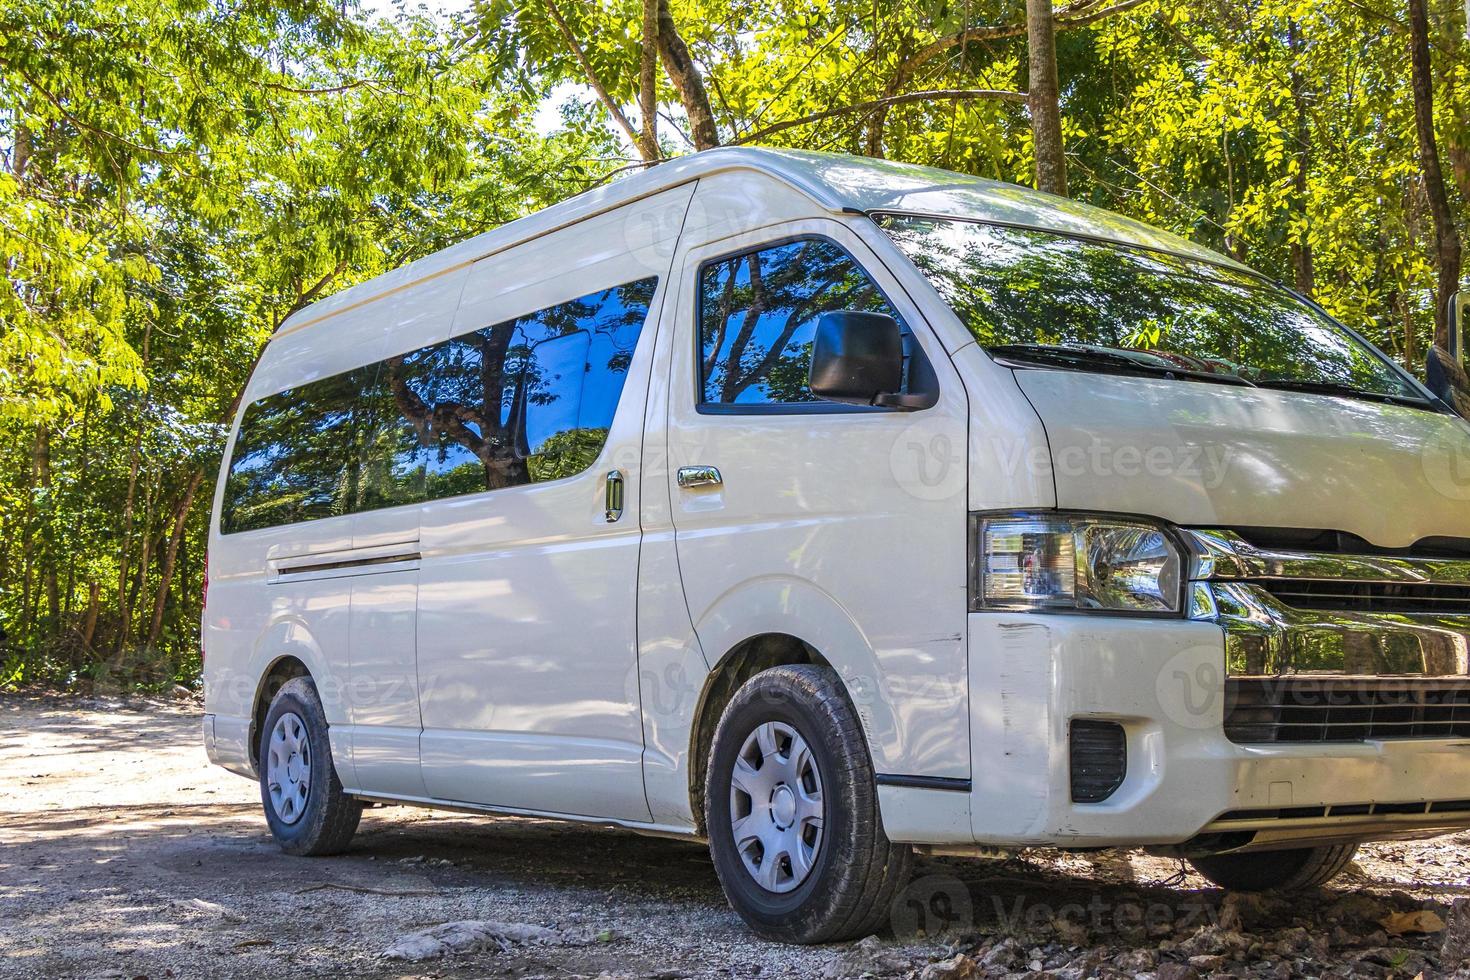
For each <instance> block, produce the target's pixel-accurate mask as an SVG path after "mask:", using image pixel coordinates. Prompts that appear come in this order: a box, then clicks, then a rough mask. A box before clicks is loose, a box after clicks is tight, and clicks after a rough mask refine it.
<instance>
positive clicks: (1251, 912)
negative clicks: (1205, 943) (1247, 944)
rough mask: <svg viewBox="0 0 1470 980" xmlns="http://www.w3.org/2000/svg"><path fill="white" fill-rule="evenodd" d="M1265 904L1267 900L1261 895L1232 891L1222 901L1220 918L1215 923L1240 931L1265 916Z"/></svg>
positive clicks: (1222, 927) (1224, 927) (1232, 930)
mask: <svg viewBox="0 0 1470 980" xmlns="http://www.w3.org/2000/svg"><path fill="white" fill-rule="evenodd" d="M1265 905H1266V903H1265V900H1264V899H1262V898H1261V896H1259V895H1250V894H1247V893H1244V892H1231V893H1230V894H1229V895H1226V896H1225V900H1224V901H1222V902H1221V903H1220V912H1219V918H1218V919H1217V920H1216V923H1215V924H1216V925H1218V926H1219V927H1220V928H1221V929H1228V930H1230V931H1231V932H1240V931H1241V930H1242V929H1245V928H1247V927H1249V926H1250V925H1253V924H1254V923H1256V922H1258V921H1259V920H1260V919H1261V918H1262V917H1263V914H1264V910H1265Z"/></svg>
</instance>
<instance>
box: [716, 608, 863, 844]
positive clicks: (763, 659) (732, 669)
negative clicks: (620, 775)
mask: <svg viewBox="0 0 1470 980" xmlns="http://www.w3.org/2000/svg"><path fill="white" fill-rule="evenodd" d="M801 664H811V665H814V666H818V667H825V668H827V669H829V670H831V671H832V672H833V673H834V674H835V675H836V676H837V679H838V685H839V686H840V687H841V689H842V691H843V693H844V695H845V696H846V698H847V701H848V703H849V704H850V705H852V707H853V709H854V712H855V713H856V714H857V716H858V720H859V724H861V725H863V728H864V739H863V741H864V743H865V744H866V745H867V746H868V750H869V752H870V753H871V752H872V746H871V744H870V743H869V742H868V738H867V724H866V719H865V718H864V713H863V712H862V711H860V710H858V704H857V702H856V701H855V700H854V698H853V695H852V691H851V690H850V689H849V686H848V683H847V681H846V679H845V678H844V677H843V676H842V671H840V670H838V669H837V668H836V667H835V666H834V665H833V663H832V662H831V661H830V660H829V659H828V658H827V656H826V655H825V654H824V653H823V652H822V651H821V650H819V649H818V648H817V647H816V646H815V645H813V644H812V643H810V642H808V641H806V640H803V639H802V638H800V637H799V636H796V635H795V634H792V633H787V632H780V631H772V632H764V633H757V634H755V635H752V636H748V637H746V638H744V639H742V640H740V641H739V642H737V643H736V644H735V645H734V646H732V647H731V648H730V649H729V650H727V651H726V652H725V654H724V655H723V656H722V657H721V658H720V659H719V661H718V662H717V663H716V664H715V667H714V669H713V670H711V671H710V673H709V675H708V676H707V677H706V678H705V683H704V686H703V689H702V690H701V692H700V696H699V700H698V702H697V703H696V706H695V711H694V723H693V725H692V726H691V728H690V734H689V805H690V809H691V810H692V811H693V814H694V824H695V827H696V829H697V831H698V833H699V835H700V836H701V837H702V836H705V832H706V828H705V824H704V803H705V779H706V776H707V774H708V771H709V756H710V750H711V748H712V747H713V745H714V739H715V729H716V728H717V727H718V725H719V722H720V717H721V716H722V715H723V714H724V713H725V708H726V706H727V705H729V703H730V700H731V699H732V698H733V697H734V696H735V692H737V691H739V690H740V688H741V687H742V686H743V685H744V684H745V683H746V682H747V681H749V680H750V679H751V678H752V677H755V676H756V675H757V674H759V673H761V672H763V671H766V670H770V669H771V668H773V667H791V666H797V665H801Z"/></svg>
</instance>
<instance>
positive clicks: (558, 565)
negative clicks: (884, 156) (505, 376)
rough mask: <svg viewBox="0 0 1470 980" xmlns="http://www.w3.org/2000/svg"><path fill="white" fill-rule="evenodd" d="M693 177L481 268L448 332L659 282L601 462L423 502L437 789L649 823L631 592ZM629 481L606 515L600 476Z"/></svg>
mask: <svg viewBox="0 0 1470 980" xmlns="http://www.w3.org/2000/svg"><path fill="white" fill-rule="evenodd" d="M692 190H693V188H692V186H690V187H684V188H675V189H673V190H670V191H667V192H665V193H663V194H660V195H657V196H655V197H653V198H650V199H648V200H646V201H641V202H638V203H637V204H636V205H631V206H629V207H627V208H624V209H621V210H619V211H616V212H611V213H609V214H606V215H602V216H599V217H597V218H593V219H589V220H588V221H585V222H583V223H581V224H579V225H577V226H574V227H572V228H569V229H566V230H564V231H560V232H557V233H555V234H553V235H549V236H546V237H545V238H543V239H538V240H536V241H534V242H530V243H527V244H526V245H524V246H520V247H517V248H515V249H512V250H510V251H508V252H505V253H502V254H500V255H495V256H491V257H490V258H488V259H485V260H484V261H482V262H481V263H479V264H478V265H476V266H475V268H474V270H473V271H472V273H471V276H470V280H469V282H468V283H467V285H466V289H465V296H464V302H463V303H462V305H461V307H460V309H459V313H458V316H457V319H456V324H455V333H456V334H458V333H460V332H464V331H469V330H476V329H480V328H483V327H485V326H488V325H491V324H497V323H504V322H505V321H507V320H510V319H513V318H516V317H521V316H524V315H527V314H529V313H532V312H535V311H540V310H546V309H548V308H550V307H554V306H556V305H557V304H563V303H567V302H568V301H570V300H573V299H576V298H579V297H583V296H587V295H589V294H591V293H594V292H596V291H599V290H606V289H609V288H610V287H614V286H619V285H624V284H628V283H632V282H638V281H642V280H646V279H648V278H650V277H657V278H658V288H657V292H656V293H655V294H654V295H653V297H652V301H651V304H650V306H649V309H648V315H647V318H646V320H644V322H643V323H642V325H641V328H640V329H639V332H638V340H637V343H636V346H635V348H634V349H633V350H632V351H631V352H629V353H630V359H629V361H628V363H627V373H626V376H625V379H624V381H623V387H622V391H621V395H620V397H619V401H618V404H617V408H616V412H615V414H614V415H613V418H612V423H611V426H610V427H609V429H608V433H607V437H606V440H605V442H604V443H603V445H602V449H601V452H600V454H599V456H598V457H597V459H596V460H595V461H594V462H593V463H592V464H591V465H590V466H588V467H587V468H586V469H585V470H582V471H581V472H579V473H576V474H574V475H570V476H566V477H563V478H561V479H556V480H551V481H548V482H534V483H523V484H518V485H512V486H506V487H502V488H500V489H494V490H490V491H488V492H484V493H479V494H473V495H468V496H464V497H455V498H448V499H444V500H439V501H435V502H432V503H430V504H428V505H426V506H425V508H424V519H423V524H422V530H421V535H420V552H421V554H422V566H421V569H420V592H419V634H418V649H419V685H420V695H421V706H422V714H423V724H424V731H423V735H422V738H421V753H422V761H423V771H424V778H425V782H426V785H427V789H428V792H429V794H430V795H432V796H433V797H436V798H438V799H441V800H449V801H455V802H465V803H474V804H480V805H486V806H498V807H510V808H517V809H526V810H537V811H547V812H555V813H563V814H575V815H583V816H592V817H604V818H610V819H619V820H632V821H647V820H648V819H649V810H648V803H647V799H646V797H645V794H644V789H643V776H642V767H641V759H642V753H643V733H642V723H641V717H640V706H639V698H638V660H637V636H636V606H637V577H638V555H639V547H640V540H641V532H640V529H639V525H638V514H639V507H640V503H639V496H640V494H639V490H640V480H639V470H640V468H641V466H640V462H641V457H642V446H643V403H644V399H645V397H646V392H647V385H648V376H649V368H650V364H651V358H652V351H653V347H654V340H655V334H656V330H655V324H656V323H657V318H658V310H659V308H660V306H661V303H662V300H663V296H664V295H665V293H666V291H667V279H668V266H669V262H670V259H671V254H672V245H673V241H674V238H675V237H676V235H677V232H678V227H679V221H680V220H681V219H682V215H683V211H684V208H685V206H686V205H687V202H688V198H689V195H690V193H692ZM614 470H616V471H618V472H620V473H621V474H622V477H623V480H624V510H623V516H622V517H621V518H619V519H617V520H615V521H609V520H608V517H607V515H606V513H605V511H606V485H607V483H606V478H607V475H608V474H609V473H610V472H612V471H614Z"/></svg>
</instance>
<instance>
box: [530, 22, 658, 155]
mask: <svg viewBox="0 0 1470 980" xmlns="http://www.w3.org/2000/svg"><path fill="white" fill-rule="evenodd" d="M546 9H547V11H549V12H550V14H551V19H552V20H554V21H556V27H557V30H559V31H561V36H562V39H563V40H565V41H566V42H567V47H568V48H570V49H571V52H572V55H573V56H574V57H576V59H577V64H579V65H581V66H582V72H583V73H584V74H585V75H586V76H587V84H588V85H591V86H592V91H594V92H596V93H597V98H598V100H599V101H601V102H602V105H603V108H605V109H606V110H607V113H608V115H610V116H612V118H613V122H615V123H617V124H618V128H619V129H621V130H622V131H623V132H624V133H626V134H627V136H628V142H630V143H632V144H633V145H634V146H635V147H637V149H638V155H639V156H641V157H643V159H645V160H648V159H656V158H651V157H649V155H648V151H647V147H645V146H644V145H643V141H642V140H641V139H639V137H638V131H637V130H636V129H634V128H633V124H632V123H630V122H628V117H627V116H626V115H624V114H623V110H622V109H621V108H620V107H619V106H618V104H617V102H615V101H614V100H613V97H612V96H611V95H609V94H608V92H607V89H606V88H604V87H603V84H602V79H600V78H598V77H597V72H596V70H594V69H593V67H592V62H591V61H589V60H588V58H587V55H586V53H585V52H583V51H582V46H581V45H580V44H578V43H577V38H576V35H574V34H573V33H572V29H571V28H570V27H568V26H567V22H566V20H565V19H564V18H563V17H562V15H561V10H560V9H559V8H558V7H557V5H556V0H546Z"/></svg>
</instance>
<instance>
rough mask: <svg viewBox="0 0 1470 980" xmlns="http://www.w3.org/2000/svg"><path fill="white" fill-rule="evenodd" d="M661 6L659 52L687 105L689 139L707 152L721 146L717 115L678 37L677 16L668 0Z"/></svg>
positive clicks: (685, 108)
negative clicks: (675, 20)
mask: <svg viewBox="0 0 1470 980" xmlns="http://www.w3.org/2000/svg"><path fill="white" fill-rule="evenodd" d="M656 2H657V3H658V53H659V55H660V56H661V57H662V58H663V61H664V70H665V71H667V72H668V74H669V81H671V82H673V83H674V90H675V91H676V92H678V93H679V101H680V102H682V103H683V104H684V114H685V115H687V116H688V117H689V129H690V134H689V135H690V138H691V139H693V140H694V148H695V149H696V150H708V149H710V148H712V147H716V146H719V145H720V130H719V128H718V127H717V126H716V125H715V114H714V111H713V110H711V109H710V104H709V93H707V92H706V91H705V90H704V79H702V78H701V77H700V74H699V67H698V66H697V65H696V64H695V63H694V59H693V58H691V57H690V56H689V48H688V47H686V46H685V44H684V39H683V38H682V37H680V36H679V28H678V27H677V25H675V24H674V15H673V14H672V13H670V12H669V0H656Z"/></svg>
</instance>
